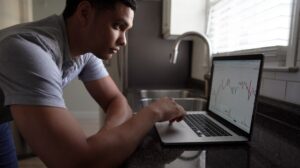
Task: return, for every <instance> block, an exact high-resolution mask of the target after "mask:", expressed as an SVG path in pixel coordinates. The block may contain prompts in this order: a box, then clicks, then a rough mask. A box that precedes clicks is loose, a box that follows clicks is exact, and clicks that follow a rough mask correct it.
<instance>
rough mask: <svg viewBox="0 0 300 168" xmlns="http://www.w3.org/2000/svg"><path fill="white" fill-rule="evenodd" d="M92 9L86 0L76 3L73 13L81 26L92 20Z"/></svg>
mask: <svg viewBox="0 0 300 168" xmlns="http://www.w3.org/2000/svg"><path fill="white" fill-rule="evenodd" d="M94 10H95V9H94V8H93V7H92V5H91V3H90V2H88V1H81V2H80V3H79V4H78V6H77V9H76V12H75V14H76V17H77V19H78V21H79V24H80V25H81V26H84V27H85V26H87V25H88V24H89V23H90V22H91V21H92V17H93V13H94Z"/></svg>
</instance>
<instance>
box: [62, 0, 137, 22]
mask: <svg viewBox="0 0 300 168" xmlns="http://www.w3.org/2000/svg"><path fill="white" fill-rule="evenodd" d="M82 1H88V2H90V3H91V4H92V5H93V6H94V7H96V8H98V9H113V8H114V7H115V4H116V3H117V2H120V3H122V4H124V5H126V6H128V7H130V8H131V9H132V10H134V11H135V10H136V0H67V1H66V7H65V9H64V11H63V16H64V18H68V17H70V16H72V15H73V14H74V13H75V11H76V8H77V6H78V4H79V3H80V2H82Z"/></svg>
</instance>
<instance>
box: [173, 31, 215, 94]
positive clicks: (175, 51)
mask: <svg viewBox="0 0 300 168" xmlns="http://www.w3.org/2000/svg"><path fill="white" fill-rule="evenodd" d="M186 37H198V38H200V39H201V40H202V41H203V42H204V43H205V45H206V47H207V57H206V61H207V66H208V72H207V73H206V74H205V75H204V80H205V89H204V95H205V97H206V98H207V97H208V85H209V82H208V81H209V79H210V59H211V48H210V42H209V41H208V38H207V37H206V36H205V35H203V34H200V33H198V32H194V31H190V32H186V33H183V34H182V35H180V36H179V37H178V38H177V39H176V41H175V43H174V44H173V47H172V49H173V50H172V53H171V55H170V63H172V64H176V62H177V56H178V47H179V44H180V42H181V41H182V40H183V39H185V38H186Z"/></svg>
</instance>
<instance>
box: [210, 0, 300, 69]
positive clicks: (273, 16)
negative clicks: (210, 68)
mask: <svg viewBox="0 0 300 168" xmlns="http://www.w3.org/2000/svg"><path fill="white" fill-rule="evenodd" d="M296 2H297V0H211V3H210V9H209V16H208V26H207V36H208V37H209V39H210V41H211V44H212V52H213V54H215V55H223V54H226V53H227V54H228V53H237V54H240V53H257V52H259V53H264V55H265V56H266V58H267V59H268V60H273V62H277V65H276V66H295V63H294V62H295V61H294V62H293V63H292V62H291V59H296V56H295V55H296V54H295V53H296V52H295V51H294V50H296V47H295V46H294V47H293V43H296V42H295V40H297V36H296V35H297V33H296V34H292V33H294V32H293V30H295V29H297V25H296V24H295V22H293V18H294V16H296V15H295V13H296V12H298V11H297V8H296V7H294V6H296ZM293 7H294V8H293ZM295 36H296V37H295ZM293 51H294V52H293ZM293 57H294V58H293ZM269 62H271V61H269Z"/></svg>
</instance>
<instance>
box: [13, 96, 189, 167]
mask: <svg viewBox="0 0 300 168" xmlns="http://www.w3.org/2000/svg"><path fill="white" fill-rule="evenodd" d="M11 110H12V114H13V117H14V119H15V122H16V124H17V126H18V128H19V129H20V131H21V133H22V135H23V136H24V138H25V139H26V141H27V142H28V144H29V145H30V146H31V148H32V149H33V151H34V152H35V153H36V154H37V155H38V156H39V157H40V158H41V159H42V160H43V161H44V162H45V164H46V165H47V166H48V167H64V168H67V167H72V168H73V167H74V168H75V167H97V166H98V167H99V166H101V167H116V166H119V165H120V164H121V163H122V162H123V161H124V160H125V159H126V158H127V157H129V156H130V154H131V153H132V152H133V151H134V150H135V148H136V147H137V145H138V144H139V142H140V141H141V140H142V138H143V137H144V136H145V135H146V133H147V132H148V131H149V130H150V129H151V128H152V126H153V124H154V123H155V122H157V121H166V120H172V119H174V118H180V117H182V116H183V115H184V110H183V109H182V107H181V106H179V105H177V104H176V103H175V102H174V101H172V100H170V99H168V98H164V99H161V100H160V101H157V102H155V103H153V104H151V105H150V106H148V107H146V108H143V109H142V110H141V111H140V112H138V114H137V115H135V116H134V117H131V118H130V119H129V120H127V121H126V122H124V123H123V124H121V125H119V126H117V127H114V128H112V129H104V130H101V131H99V132H98V133H97V134H95V135H93V136H91V137H86V136H85V135H84V133H83V131H82V129H81V128H80V126H79V124H78V123H77V121H76V120H75V119H74V117H73V116H72V115H71V113H70V112H68V111H67V110H66V109H63V108H55V107H44V106H25V105H12V106H11ZM87 165H88V166H87Z"/></svg>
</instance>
